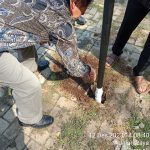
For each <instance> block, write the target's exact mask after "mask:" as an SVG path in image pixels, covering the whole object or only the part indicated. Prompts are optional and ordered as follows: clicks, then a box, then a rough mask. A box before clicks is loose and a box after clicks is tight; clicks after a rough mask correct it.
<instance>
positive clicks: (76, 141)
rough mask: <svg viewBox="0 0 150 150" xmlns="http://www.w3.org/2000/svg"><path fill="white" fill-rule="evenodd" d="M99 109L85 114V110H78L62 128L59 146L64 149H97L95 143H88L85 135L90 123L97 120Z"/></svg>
mask: <svg viewBox="0 0 150 150" xmlns="http://www.w3.org/2000/svg"><path fill="white" fill-rule="evenodd" d="M97 114H98V113H97V108H95V107H93V108H91V109H90V110H89V111H87V112H84V111H83V110H78V111H77V112H76V113H75V114H74V115H73V117H72V118H71V119H70V120H69V121H68V122H67V123H65V124H64V125H63V126H62V129H61V135H60V136H59V138H58V144H59V146H61V147H62V148H63V149H69V150H77V149H81V147H87V146H88V147H91V148H95V147H96V146H95V142H92V141H87V140H86V142H87V143H88V145H87V144H85V143H84V141H85V139H86V137H85V135H84V130H85V128H86V126H87V125H88V123H89V121H90V120H92V119H94V120H95V119H96V118H97V117H98V115H97Z"/></svg>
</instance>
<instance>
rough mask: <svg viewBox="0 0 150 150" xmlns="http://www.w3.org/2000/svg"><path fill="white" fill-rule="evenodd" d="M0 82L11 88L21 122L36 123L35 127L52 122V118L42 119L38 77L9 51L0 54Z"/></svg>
mask: <svg viewBox="0 0 150 150" xmlns="http://www.w3.org/2000/svg"><path fill="white" fill-rule="evenodd" d="M0 82H1V84H2V85H5V86H9V87H10V88H12V89H13V93H12V94H13V97H14V99H15V101H16V106H17V109H18V111H17V112H18V118H19V120H20V121H21V122H23V123H25V124H36V126H35V127H42V126H43V125H46V124H47V125H48V124H50V123H52V118H49V119H48V118H46V122H45V120H44V122H43V120H42V116H43V114H42V103H41V100H42V93H41V85H40V83H39V81H38V79H37V78H36V76H35V75H34V74H33V73H32V72H31V71H30V70H29V69H28V68H26V67H24V66H23V65H22V64H21V63H19V62H18V60H17V59H16V58H15V57H14V56H12V55H11V54H10V53H2V54H1V55H0ZM41 120H42V124H41ZM39 122H40V124H37V123H39Z"/></svg>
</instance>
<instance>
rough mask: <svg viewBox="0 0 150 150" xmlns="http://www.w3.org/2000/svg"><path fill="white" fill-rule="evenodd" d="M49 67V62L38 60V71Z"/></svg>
mask: <svg viewBox="0 0 150 150" xmlns="http://www.w3.org/2000/svg"><path fill="white" fill-rule="evenodd" d="M48 67H49V61H48V60H39V61H38V70H39V71H42V70H44V69H46V68H48Z"/></svg>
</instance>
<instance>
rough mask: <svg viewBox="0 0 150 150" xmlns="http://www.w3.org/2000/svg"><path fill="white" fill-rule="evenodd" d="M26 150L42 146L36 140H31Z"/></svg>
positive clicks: (36, 149)
mask: <svg viewBox="0 0 150 150" xmlns="http://www.w3.org/2000/svg"><path fill="white" fill-rule="evenodd" d="M26 150H43V148H42V146H41V145H40V144H38V143H37V142H35V141H33V140H31V141H30V142H29V144H28V145H27V148H26Z"/></svg>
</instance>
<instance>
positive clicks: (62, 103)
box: [57, 97, 77, 110]
mask: <svg viewBox="0 0 150 150" xmlns="http://www.w3.org/2000/svg"><path fill="white" fill-rule="evenodd" d="M57 106H59V107H60V108H65V109H67V110H73V109H74V108H76V107H77V103H75V102H73V101H71V100H69V99H67V98H65V97H60V98H59V100H58V102H57Z"/></svg>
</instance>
